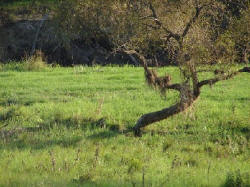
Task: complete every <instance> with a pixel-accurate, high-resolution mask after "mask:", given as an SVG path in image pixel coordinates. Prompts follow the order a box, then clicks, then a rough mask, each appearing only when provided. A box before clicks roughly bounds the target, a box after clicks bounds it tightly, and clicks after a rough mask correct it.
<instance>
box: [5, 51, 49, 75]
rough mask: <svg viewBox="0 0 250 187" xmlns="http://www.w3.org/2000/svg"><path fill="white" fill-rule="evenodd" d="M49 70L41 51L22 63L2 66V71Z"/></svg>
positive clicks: (10, 63)
mask: <svg viewBox="0 0 250 187" xmlns="http://www.w3.org/2000/svg"><path fill="white" fill-rule="evenodd" d="M46 68H48V65H47V63H46V62H45V61H44V60H43V54H42V52H41V51H37V52H36V53H35V54H34V55H32V56H30V57H27V58H26V59H25V60H24V61H22V62H9V63H7V64H0V71H43V70H45V69H46Z"/></svg>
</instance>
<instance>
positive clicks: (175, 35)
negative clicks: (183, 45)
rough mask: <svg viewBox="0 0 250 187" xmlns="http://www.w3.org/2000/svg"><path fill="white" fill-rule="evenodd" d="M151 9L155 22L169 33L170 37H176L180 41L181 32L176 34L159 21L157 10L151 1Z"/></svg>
mask: <svg viewBox="0 0 250 187" xmlns="http://www.w3.org/2000/svg"><path fill="white" fill-rule="evenodd" d="M149 9H150V10H151V12H152V17H153V19H154V22H155V23H156V24H157V25H159V26H160V27H161V28H162V29H163V30H164V31H165V32H166V33H167V34H168V39H170V38H174V39H175V40H177V41H179V40H180V38H181V37H180V35H179V34H175V33H173V32H172V31H170V30H169V29H168V28H166V27H164V26H163V24H162V23H161V22H160V21H159V19H158V16H157V14H156V11H155V9H154V7H153V5H152V3H149Z"/></svg>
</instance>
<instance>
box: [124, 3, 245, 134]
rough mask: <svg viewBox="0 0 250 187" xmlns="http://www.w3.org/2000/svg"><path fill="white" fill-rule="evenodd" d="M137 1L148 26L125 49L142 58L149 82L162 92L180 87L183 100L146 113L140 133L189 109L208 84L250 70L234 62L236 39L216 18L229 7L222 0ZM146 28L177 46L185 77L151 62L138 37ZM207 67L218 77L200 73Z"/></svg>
mask: <svg viewBox="0 0 250 187" xmlns="http://www.w3.org/2000/svg"><path fill="white" fill-rule="evenodd" d="M131 6H132V8H133V7H144V8H143V9H142V11H143V12H140V15H139V16H138V15H137V17H138V20H140V21H139V23H140V27H138V28H139V29H140V28H144V29H145V28H146V29H147V30H146V32H143V31H141V32H137V33H138V34H139V35H138V34H135V35H134V38H133V37H132V39H131V40H130V41H129V42H127V43H126V44H124V45H123V46H122V47H121V49H122V50H124V51H126V52H127V53H128V54H130V55H132V54H133V55H136V56H137V57H138V58H139V59H140V60H141V62H142V64H143V66H144V71H145V78H146V81H147V83H148V85H150V86H151V87H153V88H155V89H158V90H160V92H161V93H165V92H166V90H174V91H177V92H179V102H177V103H176V104H174V105H173V106H170V107H168V108H164V109H162V110H159V111H156V112H151V113H147V114H144V115H142V116H141V117H140V118H139V119H138V121H137V123H136V125H135V126H134V128H133V130H134V132H135V135H137V136H139V135H141V128H143V127H145V126H147V125H150V124H152V123H154V122H157V121H161V120H164V119H167V118H168V117H170V116H173V115H175V114H178V113H180V112H183V111H184V110H186V109H187V108H188V107H190V106H191V105H192V104H193V103H194V101H196V100H197V99H198V98H199V96H200V93H201V89H202V87H203V86H206V85H210V86H211V85H213V84H215V83H217V82H219V81H222V80H227V79H230V78H233V77H234V76H236V75H237V74H239V73H240V72H249V70H250V68H249V67H245V68H243V69H239V70H236V69H235V68H233V67H234V66H233V65H234V60H235V48H234V47H235V46H234V43H233V42H232V41H231V40H230V39H228V38H227V35H226V34H225V32H223V31H221V29H222V27H218V23H219V22H218V21H214V20H220V19H219V17H220V16H221V15H223V14H224V13H225V12H223V11H226V6H225V5H224V4H223V3H221V2H220V1H216V0H176V1H174V0H172V1H157V0H155V1H147V2H146V1H137V2H134V4H131ZM169 7H170V8H169ZM248 7H249V6H248ZM130 9H131V7H130ZM171 19H172V22H171ZM173 19H174V21H173ZM229 20H230V19H229ZM174 22H176V23H174ZM227 24H231V22H228V23H227ZM143 26H146V27H143ZM149 28H150V29H149ZM225 30H226V29H225ZM146 33H147V35H154V33H157V37H158V38H159V39H161V40H162V41H164V42H163V43H164V44H165V47H166V48H167V47H169V46H170V47H172V48H174V50H173V51H174V53H175V61H176V62H175V63H176V65H177V66H178V68H179V70H180V76H181V77H182V81H181V82H180V83H171V77H170V76H169V75H165V76H163V77H160V76H158V74H157V72H156V70H154V69H150V68H149V67H148V65H147V60H146V58H145V51H142V50H141V49H140V48H138V43H140V41H142V40H141V38H140V37H139V36H142V37H145V36H144V35H145V34H146ZM248 36H249V35H248ZM140 50H141V51H140ZM214 64H215V65H214ZM215 68H217V69H215ZM204 71H206V72H213V73H214V75H213V77H212V78H208V79H205V80H200V78H199V74H200V73H201V72H204Z"/></svg>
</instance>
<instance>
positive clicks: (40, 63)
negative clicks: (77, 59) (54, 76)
mask: <svg viewBox="0 0 250 187" xmlns="http://www.w3.org/2000/svg"><path fill="white" fill-rule="evenodd" d="M43 59H44V58H43V53H42V52H41V51H39V50H38V51H36V53H35V54H34V55H32V56H31V57H29V58H27V60H26V61H25V65H24V67H25V70H27V71H41V70H44V69H45V68H46V67H47V63H46V62H45V61H44V60H43Z"/></svg>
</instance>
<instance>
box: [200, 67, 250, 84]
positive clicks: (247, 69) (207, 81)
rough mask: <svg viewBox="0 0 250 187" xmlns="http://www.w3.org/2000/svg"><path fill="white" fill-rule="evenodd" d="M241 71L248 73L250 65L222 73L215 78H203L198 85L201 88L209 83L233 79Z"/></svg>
mask: <svg viewBox="0 0 250 187" xmlns="http://www.w3.org/2000/svg"><path fill="white" fill-rule="evenodd" d="M240 72H248V73H250V68H249V67H244V68H242V69H240V70H238V71H235V72H233V73H230V74H226V75H221V76H219V77H215V78H213V79H207V80H203V81H201V82H199V83H198V87H199V88H201V87H202V86H204V85H208V84H209V85H213V84H215V83H217V82H219V81H222V80H228V79H231V78H233V77H234V76H235V75H237V74H238V73H240Z"/></svg>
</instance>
